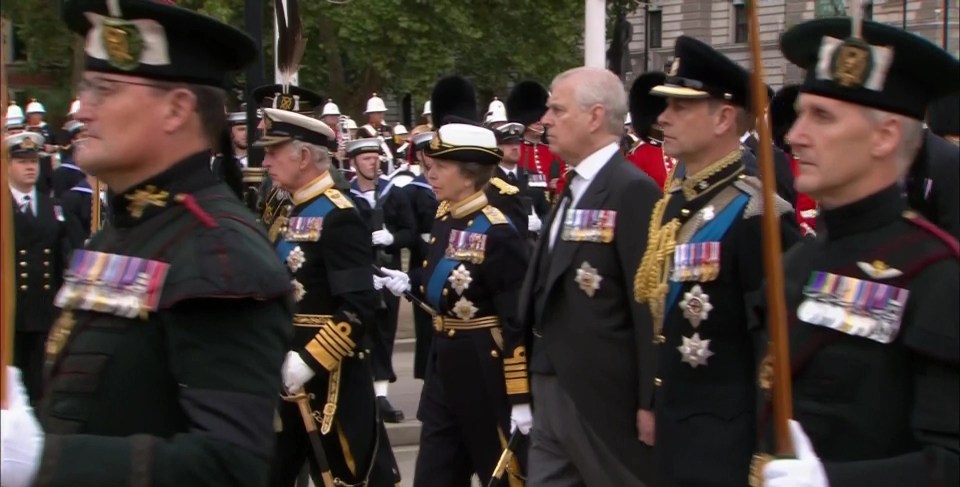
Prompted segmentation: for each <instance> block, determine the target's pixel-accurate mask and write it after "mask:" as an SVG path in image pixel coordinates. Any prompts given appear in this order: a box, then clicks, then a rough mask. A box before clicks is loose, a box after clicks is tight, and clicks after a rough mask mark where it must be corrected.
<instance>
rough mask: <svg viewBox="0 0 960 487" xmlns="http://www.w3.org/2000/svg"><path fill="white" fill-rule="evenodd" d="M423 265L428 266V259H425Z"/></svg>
mask: <svg viewBox="0 0 960 487" xmlns="http://www.w3.org/2000/svg"><path fill="white" fill-rule="evenodd" d="M423 266H424V267H426V266H427V259H423Z"/></svg>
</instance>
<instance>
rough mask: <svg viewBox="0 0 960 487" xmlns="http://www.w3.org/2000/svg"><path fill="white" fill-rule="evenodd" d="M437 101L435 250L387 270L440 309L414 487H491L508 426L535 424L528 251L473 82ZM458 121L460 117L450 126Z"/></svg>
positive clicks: (447, 84)
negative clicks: (499, 192)
mask: <svg viewBox="0 0 960 487" xmlns="http://www.w3.org/2000/svg"><path fill="white" fill-rule="evenodd" d="M464 88H466V89H469V91H465V92H458V91H459V90H462V89H464ZM455 105H456V106H455ZM471 105H472V107H473V108H472V111H473V113H472V114H471V113H469V112H470V106H471ZM431 106H432V108H433V114H434V116H435V117H436V120H438V123H440V124H441V125H440V126H439V128H438V130H437V132H436V133H435V135H434V139H433V141H432V142H431V143H430V146H429V147H428V148H427V149H426V150H425V152H426V155H427V157H429V158H431V159H432V160H433V164H434V165H433V167H432V168H431V169H430V172H429V174H428V175H427V178H428V179H429V180H430V182H431V184H432V185H433V187H435V188H436V191H437V197H438V198H440V199H441V201H442V202H441V204H440V207H439V209H438V210H437V214H436V221H435V222H434V226H433V234H432V236H431V238H430V242H431V243H430V249H429V256H428V257H427V260H426V261H425V262H424V263H423V266H422V268H420V269H417V270H416V271H415V272H413V273H412V276H411V278H408V277H407V275H406V274H404V273H402V272H400V271H395V270H391V269H383V271H384V273H385V274H386V275H387V276H389V277H387V278H385V286H386V287H387V288H388V289H390V290H391V291H392V292H394V293H395V294H398V295H399V294H400V293H402V292H410V291H411V290H412V292H414V293H415V294H416V295H417V296H418V297H420V298H421V299H423V300H425V301H426V302H427V303H429V305H430V306H431V307H433V309H435V310H436V311H437V312H438V315H437V317H436V318H435V321H434V325H435V328H436V333H437V335H436V337H435V338H434V342H433V352H432V353H431V358H430V362H429V364H428V367H427V378H426V381H425V382H424V386H423V395H422V397H421V400H420V410H419V413H418V418H419V419H420V420H421V421H422V422H423V429H422V430H421V434H420V451H419V454H418V455H417V466H416V474H415V476H414V485H415V486H431V487H432V486H440V485H443V486H466V485H469V483H470V477H471V476H472V474H476V475H477V477H479V479H480V482H481V484H483V485H486V484H487V482H488V481H489V479H490V477H491V474H492V472H493V469H494V467H495V466H496V463H497V460H498V459H499V457H500V453H501V452H502V450H503V448H504V447H505V446H506V442H507V438H508V437H509V436H510V434H511V424H512V425H513V426H514V427H516V428H519V430H520V431H521V433H524V434H525V433H527V432H529V429H530V426H531V423H532V417H531V412H530V406H529V401H530V395H529V386H528V383H527V365H526V352H525V347H524V346H523V332H522V328H521V327H520V324H519V323H518V322H517V320H516V308H517V296H518V295H519V290H520V284H521V282H522V280H523V274H524V271H525V270H526V265H527V254H528V252H527V249H526V245H525V244H524V242H523V240H522V238H521V237H520V234H519V232H517V230H516V228H514V226H513V225H512V224H511V223H510V222H509V220H507V218H506V216H504V214H503V213H502V212H501V211H499V210H497V209H496V208H494V207H493V206H491V205H490V204H489V202H488V201H487V197H486V194H485V193H484V191H483V186H484V185H485V184H486V182H487V181H486V180H487V179H489V178H490V177H491V175H492V174H493V170H494V166H495V165H496V164H497V163H498V162H500V159H501V154H500V151H499V149H498V148H497V141H496V136H495V135H494V133H493V132H492V131H491V130H489V129H486V128H483V127H481V126H480V125H479V123H478V122H477V120H476V96H475V95H474V94H473V90H472V86H470V84H469V83H468V82H466V80H464V79H463V78H459V77H448V78H444V79H442V80H440V81H439V82H438V83H437V85H436V86H435V87H434V91H433V95H432V96H431ZM452 113H457V114H459V115H461V116H462V115H466V116H462V117H457V116H452V115H449V114H452ZM458 121H463V122H464V123H451V122H458ZM516 468H518V467H515V468H514V470H513V472H514V473H517V474H522V472H518V471H517V470H516Z"/></svg>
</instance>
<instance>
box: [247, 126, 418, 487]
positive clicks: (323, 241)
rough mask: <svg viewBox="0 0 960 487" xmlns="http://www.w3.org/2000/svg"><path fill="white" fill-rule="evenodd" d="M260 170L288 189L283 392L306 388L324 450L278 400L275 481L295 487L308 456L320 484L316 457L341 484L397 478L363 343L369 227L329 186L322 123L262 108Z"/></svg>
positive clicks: (368, 315)
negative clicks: (288, 310) (289, 288)
mask: <svg viewBox="0 0 960 487" xmlns="http://www.w3.org/2000/svg"><path fill="white" fill-rule="evenodd" d="M263 121H264V129H265V131H264V135H263V137H261V138H260V139H259V140H258V141H257V142H256V144H257V145H258V146H262V147H264V159H263V167H264V168H265V169H266V170H267V171H268V172H269V173H270V175H271V177H272V178H273V180H274V181H275V182H276V183H277V184H278V185H280V186H281V187H283V188H284V189H286V190H287V191H289V192H290V194H291V201H292V202H293V209H292V210H291V211H290V213H289V216H288V218H287V220H286V222H285V223H284V225H283V230H282V232H281V237H280V238H279V239H278V241H277V244H276V253H277V255H279V257H280V260H281V261H282V262H284V263H285V264H286V266H287V267H288V269H289V270H290V272H291V274H292V277H293V286H294V299H295V300H296V302H297V305H296V314H295V315H294V318H293V325H294V340H293V343H292V344H291V350H290V351H288V352H287V357H286V360H285V361H284V363H283V369H282V376H283V384H284V389H285V391H286V392H287V393H288V394H297V393H301V392H303V393H306V394H309V395H310V397H311V407H312V409H313V410H314V412H315V416H316V418H317V421H318V423H319V424H318V426H319V428H318V430H319V432H320V434H321V443H322V447H323V451H322V452H320V451H316V450H314V449H313V446H312V444H311V441H310V440H309V437H308V435H309V434H315V432H314V433H308V432H307V431H306V430H305V427H304V422H303V417H302V416H301V411H300V409H299V408H298V407H297V405H296V404H293V403H290V402H284V403H282V404H280V412H279V415H280V420H281V423H282V431H280V433H279V434H278V435H277V442H276V452H275V455H274V459H275V464H274V469H273V475H272V479H271V485H273V486H276V487H291V486H293V484H294V481H295V479H296V478H297V475H298V474H299V473H300V470H301V469H302V467H303V464H304V461H309V464H310V467H311V473H312V477H313V480H314V483H315V484H317V485H320V482H321V479H320V475H321V473H322V472H320V470H319V467H320V466H319V464H318V461H317V457H318V455H325V456H326V459H327V461H328V462H329V465H330V471H331V474H332V475H333V477H334V478H335V479H338V480H339V481H341V482H343V483H345V484H346V485H358V484H359V485H394V484H396V483H397V482H399V481H400V478H399V472H398V470H397V467H396V462H395V461H394V459H393V453H392V452H391V450H390V441H389V439H388V438H387V436H386V430H385V429H384V427H383V422H382V421H381V420H380V418H379V417H378V416H377V408H376V402H375V400H374V394H373V383H372V378H371V375H370V364H369V362H368V355H367V352H366V350H367V349H369V348H370V347H369V346H368V345H367V344H366V343H367V340H368V338H369V337H368V330H369V328H370V326H371V325H372V324H373V323H374V317H373V310H374V309H375V307H376V304H377V294H376V292H375V290H374V287H373V269H372V265H373V254H372V252H371V251H370V248H371V242H370V232H369V231H368V229H367V226H366V224H365V223H364V221H363V219H362V217H361V214H360V212H358V211H357V209H356V207H355V206H354V204H353V202H352V201H351V200H350V198H348V197H347V196H346V195H345V194H343V193H342V192H341V191H340V190H338V189H336V188H335V187H334V181H333V178H332V177H331V175H330V169H331V166H330V153H329V150H328V149H327V147H328V143H329V141H330V140H332V139H333V138H334V133H333V131H332V130H330V127H328V126H327V125H326V124H324V123H323V122H321V121H319V120H317V119H315V118H311V117H308V116H306V115H301V114H299V113H294V112H291V111H286V110H275V109H272V108H265V109H264V119H263Z"/></svg>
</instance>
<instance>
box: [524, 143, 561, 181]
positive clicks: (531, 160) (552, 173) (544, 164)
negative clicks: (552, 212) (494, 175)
mask: <svg viewBox="0 0 960 487" xmlns="http://www.w3.org/2000/svg"><path fill="white" fill-rule="evenodd" d="M519 165H520V167H523V168H526V169H527V170H528V171H537V172H539V173H540V174H543V175H544V176H546V178H547V186H548V187H549V189H550V193H551V194H560V193H562V192H563V183H562V182H561V176H563V174H564V173H565V172H567V165H566V164H564V163H563V161H561V160H560V158H559V157H557V156H555V155H554V154H553V152H550V147H549V146H547V145H546V144H535V143H532V142H527V141H526V140H525V141H523V144H521V146H520V163H519Z"/></svg>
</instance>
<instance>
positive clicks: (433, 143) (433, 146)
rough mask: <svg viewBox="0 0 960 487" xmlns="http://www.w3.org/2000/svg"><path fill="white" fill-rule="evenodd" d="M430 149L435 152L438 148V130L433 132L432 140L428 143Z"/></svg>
mask: <svg viewBox="0 0 960 487" xmlns="http://www.w3.org/2000/svg"><path fill="white" fill-rule="evenodd" d="M430 148H431V149H433V150H437V149H439V148H440V131H439V130H437V131H436V132H434V134H433V140H431V141H430Z"/></svg>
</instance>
